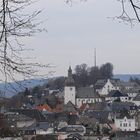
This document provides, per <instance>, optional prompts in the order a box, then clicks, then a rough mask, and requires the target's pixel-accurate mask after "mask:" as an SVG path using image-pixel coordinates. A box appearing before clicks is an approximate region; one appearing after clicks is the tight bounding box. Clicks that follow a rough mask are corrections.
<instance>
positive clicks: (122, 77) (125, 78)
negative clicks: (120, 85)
mask: <svg viewBox="0 0 140 140" xmlns="http://www.w3.org/2000/svg"><path fill="white" fill-rule="evenodd" d="M130 77H133V78H139V79H140V74H115V75H114V78H117V79H120V80H122V81H129V79H130Z"/></svg>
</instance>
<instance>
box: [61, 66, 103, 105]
mask: <svg viewBox="0 0 140 140" xmlns="http://www.w3.org/2000/svg"><path fill="white" fill-rule="evenodd" d="M69 101H70V102H71V103H72V104H74V105H75V106H77V107H80V106H81V105H82V104H83V103H95V102H102V99H101V97H100V95H99V94H98V93H97V92H95V90H94V88H93V87H82V88H78V89H76V87H75V83H74V79H73V77H72V69H71V67H69V70H68V78H67V79H66V81H65V87H64V104H67V103H68V102H69Z"/></svg>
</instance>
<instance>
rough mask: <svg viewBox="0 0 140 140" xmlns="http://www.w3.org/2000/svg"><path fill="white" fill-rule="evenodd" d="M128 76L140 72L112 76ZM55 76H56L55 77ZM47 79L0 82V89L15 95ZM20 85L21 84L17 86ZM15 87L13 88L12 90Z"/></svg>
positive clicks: (122, 78) (43, 82)
mask: <svg viewBox="0 0 140 140" xmlns="http://www.w3.org/2000/svg"><path fill="white" fill-rule="evenodd" d="M130 77H133V78H134V77H137V78H139V79H140V74H116V75H114V78H117V79H120V80H122V81H128V80H129V79H130ZM55 78H56V77H55ZM48 80H49V79H29V80H23V81H18V83H19V84H17V83H15V82H13V83H10V84H7V85H6V89H5V84H3V83H0V91H2V92H4V91H5V96H6V97H12V96H13V95H16V94H17V93H18V92H21V91H24V90H25V88H33V87H35V86H38V85H40V86H41V85H43V84H45V83H47V82H48ZM19 85H22V86H19ZM14 89H15V90H14Z"/></svg>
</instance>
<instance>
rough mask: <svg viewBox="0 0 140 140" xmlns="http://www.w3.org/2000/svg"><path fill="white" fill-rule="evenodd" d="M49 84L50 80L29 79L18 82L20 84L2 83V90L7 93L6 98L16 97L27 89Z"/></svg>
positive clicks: (0, 84)
mask: <svg viewBox="0 0 140 140" xmlns="http://www.w3.org/2000/svg"><path fill="white" fill-rule="evenodd" d="M47 82H48V79H29V80H23V81H18V83H16V82H13V83H9V84H6V86H5V84H4V83H0V90H1V91H2V92H5V96H6V97H11V96H13V95H16V94H17V93H18V92H21V91H24V90H25V88H33V87H35V86H37V85H43V84H45V83H47Z"/></svg>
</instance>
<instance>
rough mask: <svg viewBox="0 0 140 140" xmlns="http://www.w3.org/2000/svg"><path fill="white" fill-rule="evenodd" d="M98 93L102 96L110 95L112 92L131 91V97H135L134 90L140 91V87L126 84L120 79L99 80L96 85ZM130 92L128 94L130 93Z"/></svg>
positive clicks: (135, 84)
mask: <svg viewBox="0 0 140 140" xmlns="http://www.w3.org/2000/svg"><path fill="white" fill-rule="evenodd" d="M95 89H96V91H97V92H98V93H99V94H100V95H101V96H104V95H108V93H109V92H110V91H112V90H119V91H120V92H124V91H129V92H130V91H131V90H132V92H130V93H133V95H132V94H130V95H131V96H135V91H133V90H134V89H137V90H140V86H139V85H138V84H137V83H135V82H124V81H120V80H119V79H107V80H98V81H97V82H96V84H95ZM129 92H128V93H129Z"/></svg>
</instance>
